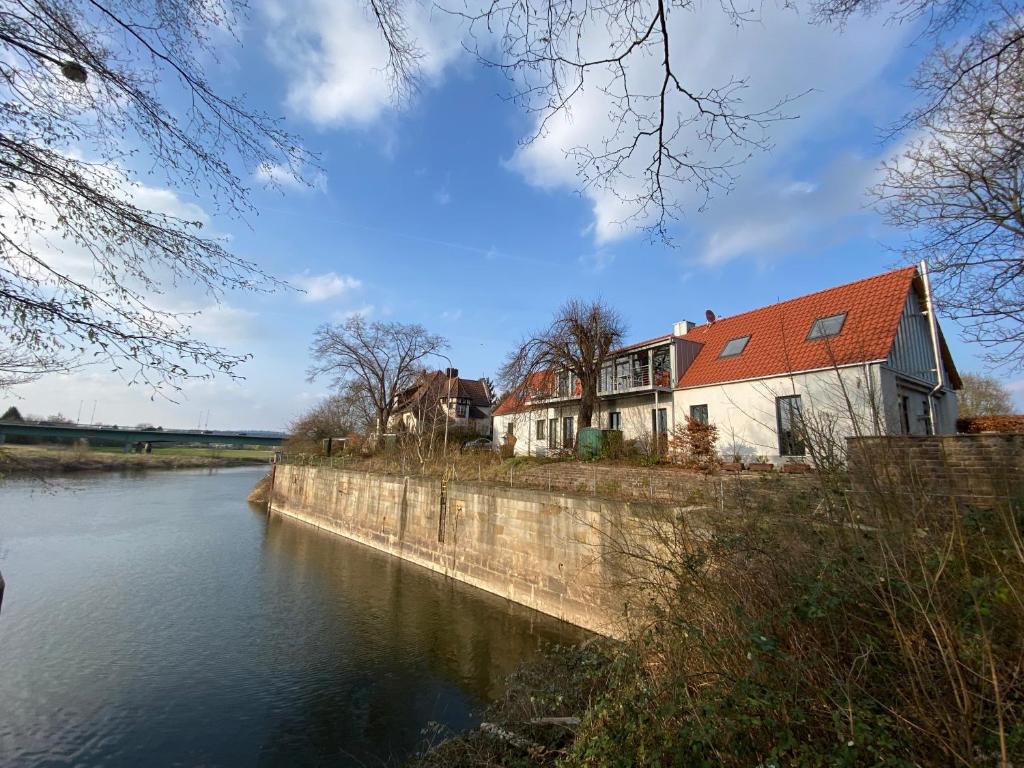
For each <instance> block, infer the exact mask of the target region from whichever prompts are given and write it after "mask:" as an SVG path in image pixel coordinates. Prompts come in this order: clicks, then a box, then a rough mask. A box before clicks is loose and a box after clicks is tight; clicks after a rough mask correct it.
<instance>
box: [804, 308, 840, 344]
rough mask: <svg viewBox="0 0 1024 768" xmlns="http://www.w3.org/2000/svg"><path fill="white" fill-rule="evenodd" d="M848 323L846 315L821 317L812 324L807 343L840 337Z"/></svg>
mask: <svg viewBox="0 0 1024 768" xmlns="http://www.w3.org/2000/svg"><path fill="white" fill-rule="evenodd" d="M845 322H846V313H845V312H840V313H839V314H838V315H828V316H827V317H819V318H818V319H817V320H815V321H814V322H813V323H811V330H810V331H808V333H807V341H813V340H814V339H827V338H829V337H831V336H838V335H839V334H840V333H841V332H842V330H843V323H845Z"/></svg>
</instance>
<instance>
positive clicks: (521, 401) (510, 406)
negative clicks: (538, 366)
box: [491, 371, 555, 416]
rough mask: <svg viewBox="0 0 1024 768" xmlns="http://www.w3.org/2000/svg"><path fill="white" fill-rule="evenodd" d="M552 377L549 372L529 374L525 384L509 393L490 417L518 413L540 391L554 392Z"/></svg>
mask: <svg viewBox="0 0 1024 768" xmlns="http://www.w3.org/2000/svg"><path fill="white" fill-rule="evenodd" d="M554 383H555V382H554V375H553V374H552V373H551V372H550V371H538V372H536V373H532V374H530V376H529V378H528V379H527V380H526V383H525V384H523V385H522V386H521V387H519V388H518V389H516V390H514V391H512V392H509V393H508V394H507V395H505V397H503V398H502V400H501V402H500V403H498V407H497V408H495V409H494V410H493V411H491V415H492V416H504V415H505V414H506V413H518V412H519V411H520V410H522V408H523V406H524V405H527V402H528V401H529V400H530V397H531V396H532V395H535V394H537V393H538V392H542V391H545V390H547V391H549V392H550V391H554Z"/></svg>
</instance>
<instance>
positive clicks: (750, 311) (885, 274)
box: [682, 266, 917, 338]
mask: <svg viewBox="0 0 1024 768" xmlns="http://www.w3.org/2000/svg"><path fill="white" fill-rule="evenodd" d="M909 270H914V271H915V272H916V271H917V267H916V266H908V267H900V268H899V269H890V270H889V271H888V272H879V273H878V274H877V275H868V276H867V277H862V278H859V279H857V280H851V281H850V282H848V283H842V284H840V285H833V286H831V287H829V288H821V289H820V290H817V291H811V292H810V293H804V294H801V295H800V296H793V297H792V298H789V299H782V300H780V301H776V302H774V303H772V304H765V305H763V306H760V307H755V308H754V309H748V310H746V311H744V312H740V313H739V314H736V315H727V316H726V317H722V318H719V319H718V320H715V322H716V323H723V322H725V321H726V320H734V319H736V318H737V317H743V316H744V315H752V314H754V313H755V312H761V311H763V310H765V309H772V308H774V307H780V306H782V305H783V304H789V303H790V302H793V301H801V300H803V299H809V298H811V297H812V296H817V295H819V294H822V293H829V292H830V291H838V290H840V289H842V288H850V287H851V286H854V285H857V284H859V283H866V282H869V281H871V280H878V279H880V278H883V277H889V276H890V275H895V274H898V273H900V272H907V271H909ZM711 325H713V324H712V323H704V324H702V325H698V326H697V328H695V329H694V330H697V329H699V328H710V327H711ZM682 338H685V336H684V337H682Z"/></svg>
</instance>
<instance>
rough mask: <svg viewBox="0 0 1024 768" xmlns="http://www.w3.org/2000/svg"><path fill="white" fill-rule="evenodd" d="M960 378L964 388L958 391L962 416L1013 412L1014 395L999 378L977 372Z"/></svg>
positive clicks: (957, 397) (1003, 414)
mask: <svg viewBox="0 0 1024 768" xmlns="http://www.w3.org/2000/svg"><path fill="white" fill-rule="evenodd" d="M960 378H961V380H962V381H963V388H962V389H961V390H960V391H959V392H958V393H957V396H956V402H957V405H958V406H959V409H960V416H961V417H965V418H969V417H971V416H1006V415H1007V414H1011V413H1013V397H1012V396H1011V395H1010V390H1008V389H1007V388H1006V386H1005V385H1004V384H1003V383H1002V382H1001V381H999V379H996V378H993V377H991V376H982V375H981V374H977V373H965V374H964V375H963V376H961V377H960Z"/></svg>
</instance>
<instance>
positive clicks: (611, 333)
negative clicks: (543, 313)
mask: <svg viewBox="0 0 1024 768" xmlns="http://www.w3.org/2000/svg"><path fill="white" fill-rule="evenodd" d="M625 333H626V325H625V322H624V321H623V319H622V318H621V317H620V315H619V313H618V312H616V311H615V310H614V309H613V308H612V307H611V306H609V305H608V304H607V303H605V302H604V301H602V300H596V301H589V302H588V301H583V300H581V299H571V300H570V301H567V302H566V303H565V304H563V305H562V306H561V307H560V308H559V310H558V311H557V312H556V313H555V316H554V318H552V320H551V324H550V325H548V326H547V327H546V328H543V329H541V330H540V331H538V332H536V333H534V334H532V335H530V336H528V337H526V338H524V339H523V340H522V341H521V342H520V344H519V346H517V347H516V348H515V349H514V350H512V351H511V352H510V353H509V356H508V358H507V359H506V361H505V364H504V365H503V366H502V368H501V371H500V372H499V373H498V378H499V380H500V382H501V385H502V387H503V388H504V389H505V391H507V392H513V393H520V394H519V396H520V397H523V398H526V399H528V400H537V399H539V398H542V397H550V396H551V395H553V394H555V392H556V388H557V387H558V386H559V382H558V378H559V376H560V375H564V376H570V375H571V377H574V379H575V382H578V383H574V382H573V379H572V378H569V379H567V381H566V386H569V387H572V388H573V391H571V392H564V393H562V394H565V395H568V396H570V397H571V396H573V395H577V394H578V396H579V398H580V400H579V417H578V418H579V429H583V428H584V427H589V426H590V425H591V424H592V422H593V415H594V406H595V405H596V404H597V388H598V384H599V382H600V376H601V367H602V366H603V365H604V363H605V360H606V359H607V358H608V353H609V352H610V351H611V350H612V349H614V348H615V347H616V346H618V345H619V344H620V343H621V342H622V337H623V336H624V335H625Z"/></svg>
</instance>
